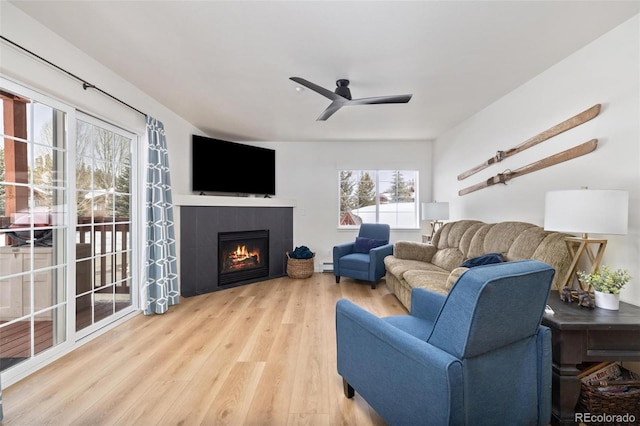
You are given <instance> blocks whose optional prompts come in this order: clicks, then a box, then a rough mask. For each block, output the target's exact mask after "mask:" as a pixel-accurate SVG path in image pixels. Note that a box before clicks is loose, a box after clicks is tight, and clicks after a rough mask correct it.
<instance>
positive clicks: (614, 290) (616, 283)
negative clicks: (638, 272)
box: [578, 265, 631, 294]
mask: <svg viewBox="0 0 640 426" xmlns="http://www.w3.org/2000/svg"><path fill="white" fill-rule="evenodd" d="M578 278H579V279H580V282H582V283H583V284H586V285H589V286H591V287H593V289H594V290H596V291H599V292H601V293H609V294H620V289H621V288H622V287H624V286H625V284H627V283H628V282H629V280H631V275H629V271H627V270H626V269H617V270H615V271H613V270H611V269H609V267H607V266H606V265H602V267H601V268H600V270H598V271H596V272H591V273H586V272H584V271H580V272H578Z"/></svg>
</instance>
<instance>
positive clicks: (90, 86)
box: [0, 35, 147, 117]
mask: <svg viewBox="0 0 640 426" xmlns="http://www.w3.org/2000/svg"><path fill="white" fill-rule="evenodd" d="M0 38H2V40H4V41H6V42H7V43H10V44H12V45H13V46H15V47H17V48H18V49H20V50H22V51H24V52H27V53H28V54H29V55H31V56H33V57H35V58H37V59H39V60H40V61H42V62H44V63H46V64H48V65H50V66H52V67H54V68H56V69H57V70H59V71H62V72H63V73H65V74H67V75H69V76H71V77H73V78H75V79H76V80H78V81H80V82H82V88H83V89H84V90H87V89H94V90H97V91H98V92H100V93H102V94H103V95H105V96H108V97H110V98H111V99H113V100H114V101H116V102H119V103H121V104H122V105H124V106H126V107H127V108H130V109H132V110H134V111H135V112H137V113H138V114H142V115H144V116H145V117H146V116H147V114H145V113H144V112H142V111H140V110H139V109H137V108H134V107H132V106H131V105H129V104H128V103H126V102H124V101H122V100H120V99H118V98H116V97H115V96H113V95H112V94H110V93H107V92H105V91H104V90H102V89H100V88H99V87H97V86H96V85H94V84H91V83H89V82H88V81H87V80H85V79H83V78H80V77H78V76H77V75H75V74H73V73H72V72H69V71H67V70H65V69H64V68H62V67H60V66H58V65H56V64H54V63H53V62H51V61H48V60H46V59H45V58H43V57H42V56H40V55H38V54H36V53H34V52H32V51H30V50H29V49H27V48H25V47H22V46H20V45H19V44H18V43H15V42H13V41H11V40H9V39H8V38H6V37H5V36H3V35H0Z"/></svg>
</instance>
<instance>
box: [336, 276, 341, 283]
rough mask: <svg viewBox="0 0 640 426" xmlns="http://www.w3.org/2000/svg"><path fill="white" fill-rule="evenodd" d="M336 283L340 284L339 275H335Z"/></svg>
mask: <svg viewBox="0 0 640 426" xmlns="http://www.w3.org/2000/svg"><path fill="white" fill-rule="evenodd" d="M336 284H340V275H336Z"/></svg>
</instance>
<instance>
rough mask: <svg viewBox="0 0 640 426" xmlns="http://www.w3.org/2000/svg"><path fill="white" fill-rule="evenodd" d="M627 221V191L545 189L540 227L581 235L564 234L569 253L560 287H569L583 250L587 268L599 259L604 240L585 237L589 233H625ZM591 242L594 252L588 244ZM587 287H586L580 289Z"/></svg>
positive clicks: (596, 267)
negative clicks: (568, 262) (569, 262)
mask: <svg viewBox="0 0 640 426" xmlns="http://www.w3.org/2000/svg"><path fill="white" fill-rule="evenodd" d="M628 221H629V193H628V192H627V191H619V190H599V189H586V188H584V189H577V190H567V191H551V192H547V194H546V198H545V212H544V229H545V230H548V231H559V232H567V233H579V234H582V235H581V237H567V238H566V239H565V242H566V244H567V249H568V250H569V254H570V255H571V265H570V267H569V272H568V273H567V276H566V277H565V279H564V281H563V282H562V289H564V288H565V287H571V284H572V282H573V279H574V278H575V277H576V275H577V272H578V267H579V264H580V260H581V259H582V257H583V256H584V255H585V254H586V255H587V256H588V258H589V261H590V262H591V272H596V271H597V270H598V268H599V267H600V263H601V262H602V256H603V255H604V250H605V248H606V247H607V240H605V239H593V238H589V234H590V233H593V234H619V235H624V234H626V233H627V227H628ZM593 246H595V252H594V251H592V250H591V247H593ZM583 290H588V289H583Z"/></svg>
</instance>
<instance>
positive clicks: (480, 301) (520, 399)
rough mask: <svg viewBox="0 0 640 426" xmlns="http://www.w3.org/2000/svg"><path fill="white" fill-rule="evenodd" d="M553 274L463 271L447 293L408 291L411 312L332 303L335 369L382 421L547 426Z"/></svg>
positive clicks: (525, 265)
mask: <svg viewBox="0 0 640 426" xmlns="http://www.w3.org/2000/svg"><path fill="white" fill-rule="evenodd" d="M554 273H555V271H554V269H553V268H552V267H551V266H549V265H547V264H546V263H542V262H538V261H535V260H523V261H516V262H506V263H500V264H495V265H486V266H479V267H476V268H472V269H469V270H468V271H466V272H465V273H464V274H463V275H462V276H461V277H460V278H459V280H458V282H457V283H456V284H455V285H454V286H453V287H452V289H451V291H450V292H449V294H448V295H447V296H444V295H440V294H436V293H433V292H430V291H428V290H425V289H421V288H415V289H414V290H413V292H412V295H411V314H410V315H396V316H390V317H386V318H378V317H376V316H374V315H372V314H371V313H369V312H367V311H365V310H363V309H361V308H359V307H358V306H356V305H355V304H353V303H351V302H350V301H348V300H346V299H341V300H339V301H338V303H337V305H336V333H337V352H338V359H337V361H338V373H339V374H340V375H341V376H342V379H343V383H344V392H345V395H346V396H347V397H348V398H351V397H353V396H354V391H357V392H358V394H360V395H361V396H362V398H364V399H365V400H366V401H367V403H368V404H369V405H370V406H371V407H372V408H373V409H375V410H376V412H377V413H378V414H379V415H380V416H381V417H382V418H383V419H384V420H385V421H386V422H387V423H388V424H389V425H435V426H440V425H474V426H477V425H491V426H495V425H502V424H504V425H546V424H548V423H549V421H550V419H551V331H550V330H549V329H548V328H547V327H545V326H542V325H541V320H542V315H543V314H544V308H545V305H546V303H547V297H548V296H549V291H550V288H551V281H552V279H553V275H554Z"/></svg>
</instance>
